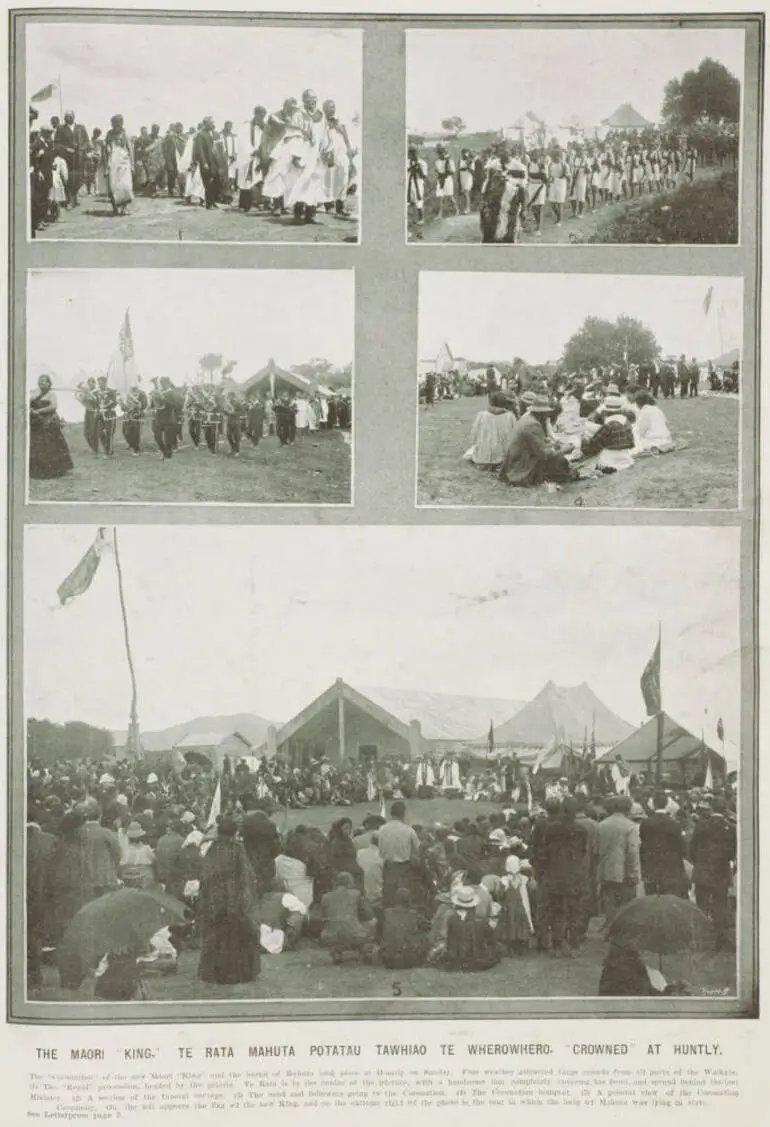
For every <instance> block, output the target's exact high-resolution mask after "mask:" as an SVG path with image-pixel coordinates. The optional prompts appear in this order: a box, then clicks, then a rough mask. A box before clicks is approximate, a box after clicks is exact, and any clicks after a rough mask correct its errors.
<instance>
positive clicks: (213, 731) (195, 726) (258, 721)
mask: <svg viewBox="0 0 770 1127" xmlns="http://www.w3.org/2000/svg"><path fill="white" fill-rule="evenodd" d="M272 724H275V726H276V727H277V728H278V727H280V724H278V723H276V722H275V721H273V720H265V719H264V717H262V716H255V715H254V714H253V713H251V712H236V713H234V714H233V715H232V716H196V717H195V718H194V719H191V720H187V721H185V723H184V724H175V725H174V726H173V727H171V728H162V729H161V730H160V731H157V732H144V731H143V732H142V733H141V739H142V747H143V748H144V750H145V751H168V750H170V749H171V748H172V747H174V746H175V745H176V744H178V743H179V741H180V740H183V739H184V737H185V736H187V735H190V734H191V733H196V734H198V733H199V734H206V735H217V736H220V737H224V736H229V735H230V734H231V733H232V732H240V733H241V735H242V736H245V737H246V739H247V740H248V741H249V743H251V744H252V745H254V746H258V745H259V744H261V743H263V742H264V741H265V739H266V738H267V729H268V728H269V727H270V726H271V725H272ZM126 735H127V733H126V732H125V731H123V732H113V733H112V736H113V739H114V740H115V746H116V747H117V748H120V747H125V745H126Z"/></svg>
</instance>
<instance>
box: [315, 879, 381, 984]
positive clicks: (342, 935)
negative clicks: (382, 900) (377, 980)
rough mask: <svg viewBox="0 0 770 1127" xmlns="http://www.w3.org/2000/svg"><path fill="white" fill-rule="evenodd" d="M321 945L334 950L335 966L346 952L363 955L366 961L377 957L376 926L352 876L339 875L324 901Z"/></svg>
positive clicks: (322, 903)
mask: <svg viewBox="0 0 770 1127" xmlns="http://www.w3.org/2000/svg"><path fill="white" fill-rule="evenodd" d="M321 914H322V916H323V930H322V931H321V943H322V944H323V946H324V947H328V948H329V950H330V951H331V956H332V959H333V961H334V962H335V963H339V962H342V956H343V954H344V953H345V952H346V951H352V952H354V953H356V954H360V955H361V957H362V958H363V959H364V961H365V962H371V960H372V957H373V955H374V939H375V929H376V923H375V920H374V918H373V912H372V909H371V906H370V905H369V903H368V901H367V900H366V898H365V897H364V895H363V893H361V892H359V891H358V889H357V888H355V887H354V882H353V877H352V876H351V874H350V873H338V874H337V876H336V878H335V881H334V887H333V889H332V891H331V892H327V893H326V895H325V896H324V898H323V900H322V901H321Z"/></svg>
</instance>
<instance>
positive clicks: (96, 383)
mask: <svg viewBox="0 0 770 1127" xmlns="http://www.w3.org/2000/svg"><path fill="white" fill-rule="evenodd" d="M75 398H76V399H77V401H78V403H80V404H81V405H82V407H83V408H84V412H85V414H84V418H83V433H84V437H85V440H86V443H87V444H88V447H89V448H90V449H91V451H92V452H93V453H94V454H99V452H100V451H101V452H102V453H103V454H104V456H105V457H112V456H113V455H114V453H115V432H116V429H117V425H118V422H119V421H120V423H121V431H122V434H123V438H124V440H125V442H126V445H127V446H128V448H129V450H130V451H131V453H132V454H133V455H134V456H137V457H138V456H139V455H140V454H141V453H142V452H143V448H142V427H143V424H144V423H149V424H150V429H151V431H152V436H153V438H154V440H155V445H156V446H157V448H158V450H159V451H160V453H161V457H162V458H163V459H164V460H167V459H170V458H171V457H172V456H173V454H174V452H175V451H176V450H178V449H179V448H180V446H181V445H182V444H183V440H184V426H185V423H186V424H187V433H188V435H189V438H190V442H191V443H192V445H193V446H194V447H195V448H196V449H201V448H206V449H208V451H209V453H211V454H212V455H216V454H217V452H218V448H219V445H220V443H221V442H222V441H223V440H224V441H226V442H227V445H228V447H229V449H230V453H231V454H232V456H233V457H236V458H237V457H239V455H240V452H241V442H242V440H243V438H244V436H245V437H246V438H247V439H249V441H250V442H251V444H252V445H253V446H258V445H259V443H260V441H261V440H262V438H264V436H265V434H274V435H276V437H277V438H278V440H279V442H280V443H281V445H284V446H285V445H291V444H292V443H293V442H294V441H295V439H296V436H297V430H298V427H297V417H298V411H299V409H300V406H301V405H300V404H299V403H298V399H297V398H294V399H292V398H291V397H290V396H289V394H288V392H282V393H280V394H276V396H275V397H274V398H273V397H272V396H271V395H270V394H260V393H258V392H252V393H251V394H243V393H241V392H238V391H237V390H236V389H234V388H231V387H226V386H217V385H199V384H185V385H183V386H182V387H177V386H175V385H174V384H173V383H172V382H171V380H170V379H169V378H168V376H160V377H155V378H154V379H153V380H152V381H151V387H150V391H149V393H148V392H146V391H144V390H143V388H141V387H140V386H139V385H138V384H134V385H133V386H132V387H131V388H130V389H129V390H128V392H127V394H126V395H125V396H119V395H118V393H117V391H116V390H115V389H114V388H111V387H109V386H108V383H107V377H106V376H99V377H98V378H97V379H94V378H93V377H91V378H89V379H88V380H85V381H83V382H82V383H80V384H78V386H77V389H76V391H75ZM310 405H311V406H312V403H311V404H310ZM304 414H306V412H303V415H304ZM313 417H314V418H316V419H317V420H318V422H317V426H319V427H320V428H321V429H325V430H333V429H335V428H339V429H341V430H349V429H350V426H351V417H352V404H351V399H350V397H349V396H348V395H345V394H337V395H334V396H332V397H330V398H329V399H328V400H324V402H323V407H321V406H320V404H319V410H318V411H317V412H314V413H313Z"/></svg>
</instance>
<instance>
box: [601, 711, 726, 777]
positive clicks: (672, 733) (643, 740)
mask: <svg viewBox="0 0 770 1127" xmlns="http://www.w3.org/2000/svg"><path fill="white" fill-rule="evenodd" d="M662 742H663V767H664V774H665V775H667V776H668V777H669V778H673V779H674V780H676V781H684V777H685V775H687V778H688V781H690V782H692V779H691V778H690V776H691V775H692V773H693V770H695V771H696V772H698V773H700V774H704V773H705V770H706V759H708V762H709V764H710V766H711V770H712V773H714V774H717V775H724V774H725V772H726V770H727V763H726V760H725V759H724V758H723V756H721V755H720V754H719V753H718V752H716V751H714V750H713V748H710V747H708V746H707V744H705V743H704V741H703V740H702V739H701V737H700V736H695V735H693V733H692V732H688V730H687V728H685V727H684V726H683V725H682V724H678V723H677V722H676V720H672V718H671V717H670V716H669V715H668V714H667V713H665V712H664V713H663V741H662ZM657 751H658V718H657V716H653V717H651V718H650V719H649V720H648V721H647V723H646V724H642V726H641V728H637V730H636V731H635V732H632V734H631V735H630V736H628V737H627V739H625V740H622V741H621V742H620V743H619V744H617V745H616V746H615V747H613V748H611V749H610V750H609V751H608V752H606V753H605V754H604V755H601V756H599V757H598V758H597V763H613V762H614V761H615V759H616V758H617V757H618V756H620V758H621V759H622V760H623V762H624V763H625V764H626V765H627V766H628V767H629V769H630V770H631V771H632V772H638V771H650V770H653V769H654V766H655V760H656V756H657Z"/></svg>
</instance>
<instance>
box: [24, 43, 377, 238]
mask: <svg viewBox="0 0 770 1127" xmlns="http://www.w3.org/2000/svg"><path fill="white" fill-rule="evenodd" d="M25 74H26V87H27V102H28V105H29V123H30V194H29V234H30V237H31V238H34V239H45V240H57V241H59V240H77V241H81V240H92V239H96V240H99V241H108V242H134V241H142V242H196V243H358V242H359V235H360V199H361V196H360V178H361V101H362V94H361V84H362V32H361V31H360V30H347V29H345V30H334V29H332V30H329V29H326V28H323V29H322V28H311V27H301V26H299V27H297V26H294V27H275V26H269V27H267V26H266V27H260V26H255V25H253V24H249V25H247V26H246V25H231V26H223V25H213V26H212V25H209V24H198V25H194V26H191V25H187V24H151V23H93V22H91V23H84V22H71V23H69V22H63V23H30V24H29V25H28V26H27V28H26V70H25Z"/></svg>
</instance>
